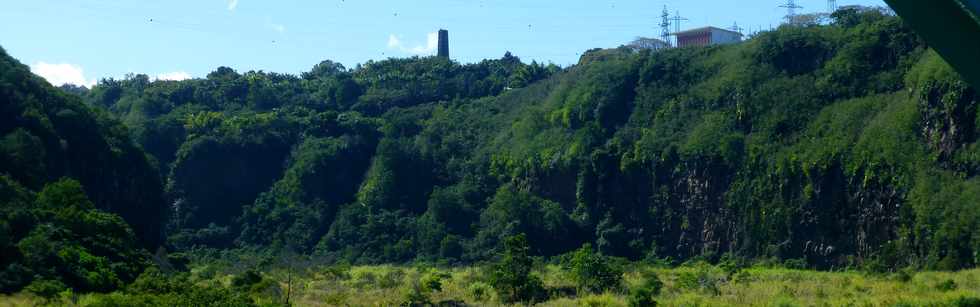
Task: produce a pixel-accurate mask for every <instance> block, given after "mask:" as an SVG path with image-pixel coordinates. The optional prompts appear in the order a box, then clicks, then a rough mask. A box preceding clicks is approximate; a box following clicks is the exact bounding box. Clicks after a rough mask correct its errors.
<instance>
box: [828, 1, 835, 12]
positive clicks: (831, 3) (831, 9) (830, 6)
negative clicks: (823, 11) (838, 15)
mask: <svg viewBox="0 0 980 307" xmlns="http://www.w3.org/2000/svg"><path fill="white" fill-rule="evenodd" d="M835 12H837V0H827V13H828V14H833V13H835Z"/></svg>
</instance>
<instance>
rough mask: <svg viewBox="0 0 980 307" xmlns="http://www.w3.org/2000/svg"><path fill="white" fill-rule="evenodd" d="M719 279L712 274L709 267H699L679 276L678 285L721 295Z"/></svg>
mask: <svg viewBox="0 0 980 307" xmlns="http://www.w3.org/2000/svg"><path fill="white" fill-rule="evenodd" d="M718 282H719V280H718V278H717V277H716V276H714V275H713V274H711V271H710V270H709V267H708V266H704V265H702V266H699V267H698V268H697V269H696V270H695V271H693V272H691V271H684V272H681V273H680V274H679V275H678V276H677V284H678V285H679V286H680V287H681V288H686V289H693V290H704V291H707V292H710V293H712V294H715V295H717V294H719V293H720V292H721V291H720V290H719V289H718Z"/></svg>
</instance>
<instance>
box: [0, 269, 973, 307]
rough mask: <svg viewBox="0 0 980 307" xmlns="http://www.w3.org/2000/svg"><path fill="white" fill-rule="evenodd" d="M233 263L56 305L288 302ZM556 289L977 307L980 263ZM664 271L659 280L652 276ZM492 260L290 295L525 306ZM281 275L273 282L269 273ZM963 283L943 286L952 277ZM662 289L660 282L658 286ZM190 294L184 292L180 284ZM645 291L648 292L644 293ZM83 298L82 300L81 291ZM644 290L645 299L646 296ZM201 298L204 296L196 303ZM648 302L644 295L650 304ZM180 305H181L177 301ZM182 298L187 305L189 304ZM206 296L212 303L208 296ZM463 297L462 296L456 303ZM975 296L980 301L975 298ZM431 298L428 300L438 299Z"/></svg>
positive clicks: (590, 302)
mask: <svg viewBox="0 0 980 307" xmlns="http://www.w3.org/2000/svg"><path fill="white" fill-rule="evenodd" d="M222 263H224V262H222V261H217V262H208V264H206V265H204V266H201V267H195V268H193V269H192V270H191V273H184V274H180V275H178V276H176V277H174V278H172V279H166V278H163V277H161V276H162V275H160V273H159V271H153V272H151V273H144V274H143V275H142V276H140V278H139V279H138V280H137V282H136V283H135V284H133V285H131V286H129V287H128V288H126V290H123V291H118V292H114V293H111V294H82V295H70V294H68V293H67V292H62V294H60V295H57V296H55V297H53V298H52V299H51V300H50V301H49V302H50V303H51V304H53V305H69V304H70V302H72V301H75V302H77V304H76V306H162V305H166V306H248V305H250V304H249V301H251V302H253V303H252V304H254V305H258V306H281V305H282V304H283V303H284V301H285V299H286V289H287V287H286V279H285V277H286V272H285V271H283V270H282V269H275V268H269V269H265V270H264V272H263V273H260V277H261V278H262V280H263V281H261V282H256V283H254V285H263V284H265V285H269V286H271V287H272V288H265V289H264V290H257V289H258V287H256V286H251V289H249V290H244V289H243V290H236V289H237V288H236V285H235V282H236V281H237V280H241V279H243V276H245V275H250V274H251V273H249V272H250V271H240V270H237V269H234V268H233V265H230V262H229V264H222ZM533 271H534V272H533V273H532V274H534V275H536V276H540V277H541V280H542V284H541V285H540V286H541V287H542V289H543V290H544V291H546V293H547V295H545V296H542V297H541V298H540V300H539V301H538V305H539V306H624V307H625V306H760V307H761V306H774V305H775V306H944V307H945V306H950V307H959V306H976V305H975V304H976V303H977V302H978V300H980V296H978V293H980V283H978V281H980V271H978V270H975V269H974V270H967V271H961V272H956V273H950V272H920V273H912V274H911V276H910V278H909V279H908V280H902V279H900V278H897V276H896V275H894V274H885V275H880V274H866V273H860V272H846V271H845V272H815V271H800V270H793V269H785V268H780V267H766V266H751V267H747V268H744V269H742V270H741V271H740V272H739V275H740V276H741V277H739V278H732V277H728V276H727V275H726V274H725V273H724V272H723V270H722V269H721V268H720V267H715V266H710V265H705V264H690V265H683V266H679V267H676V268H658V267H651V266H648V265H644V264H639V263H637V264H634V265H631V266H630V267H629V269H627V270H626V271H624V273H623V274H622V278H623V288H622V289H617V290H613V291H606V292H602V293H581V294H575V293H574V291H572V292H566V291H564V290H563V289H574V287H575V286H576V282H575V281H574V279H573V278H572V276H571V272H569V271H566V270H563V269H561V268H560V267H559V266H556V265H535V268H534V270H533ZM695 272H709V273H708V274H709V276H710V278H713V279H715V280H717V284H716V287H717V291H716V292H712V291H704V290H701V289H692V288H690V287H689V286H688V285H685V284H684V279H685V276H689V275H690V274H692V273H695ZM654 275H655V276H659V279H656V280H662V282H661V281H658V282H653V281H651V280H652V279H651V278H650V276H654ZM485 278H486V277H485V275H484V268H480V267H467V266H459V267H453V268H451V269H450V268H445V269H435V268H431V267H407V266H310V267H306V268H304V269H302V270H299V271H296V273H294V275H293V282H292V283H293V287H292V293H291V294H290V302H293V303H294V304H295V305H297V306H426V305H425V304H432V305H437V306H438V305H440V304H441V305H442V306H446V305H449V306H524V304H523V303H521V302H517V303H514V304H507V303H504V302H503V298H501V297H500V296H497V294H496V293H494V292H493V291H490V292H483V293H482V294H477V293H479V292H478V291H477V292H474V291H472V290H473V289H479V288H480V286H476V287H474V285H483V286H486V282H487V279H485ZM264 281H272V283H268V282H264ZM947 283H953V284H956V285H958V286H957V287H956V288H955V289H949V290H947V289H942V287H943V285H944V284H947ZM658 289H659V291H658ZM181 291H184V292H183V293H184V294H183V295H179V296H178V295H175V293H181ZM644 291H645V293H646V294H644V295H642V296H639V295H637V293H640V292H644ZM73 297H74V299H73ZM640 299H642V301H641V300H640ZM0 301H3V302H5V303H9V304H10V305H13V306H32V304H34V303H41V302H43V301H44V299H42V298H40V297H38V296H33V295H28V294H17V295H14V296H7V297H0ZM192 302H198V304H199V305H192ZM641 302H642V303H641ZM175 304H176V305H175ZM182 304H183V305H182ZM201 304H205V305H201ZM453 304H455V305H453ZM971 304H972V305H971ZM432 305H429V306H432Z"/></svg>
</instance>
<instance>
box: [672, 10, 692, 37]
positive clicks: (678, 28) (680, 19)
mask: <svg viewBox="0 0 980 307" xmlns="http://www.w3.org/2000/svg"><path fill="white" fill-rule="evenodd" d="M689 20H690V19H687V18H684V17H681V12H680V11H676V13H674V17H671V18H670V21H671V22H673V23H674V33H677V32H680V31H681V22H684V21H689Z"/></svg>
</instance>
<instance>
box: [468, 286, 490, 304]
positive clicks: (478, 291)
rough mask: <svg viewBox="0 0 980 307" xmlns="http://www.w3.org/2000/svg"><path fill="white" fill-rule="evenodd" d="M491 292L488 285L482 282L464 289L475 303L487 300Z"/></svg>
mask: <svg viewBox="0 0 980 307" xmlns="http://www.w3.org/2000/svg"><path fill="white" fill-rule="evenodd" d="M491 290H492V289H491V288H490V285H488V284H486V283H483V282H474V283H472V284H470V286H469V287H467V288H466V292H467V293H469V295H470V297H472V298H473V300H474V301H477V302H482V301H485V300H487V299H488V298H489V296H490V291H491Z"/></svg>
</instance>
